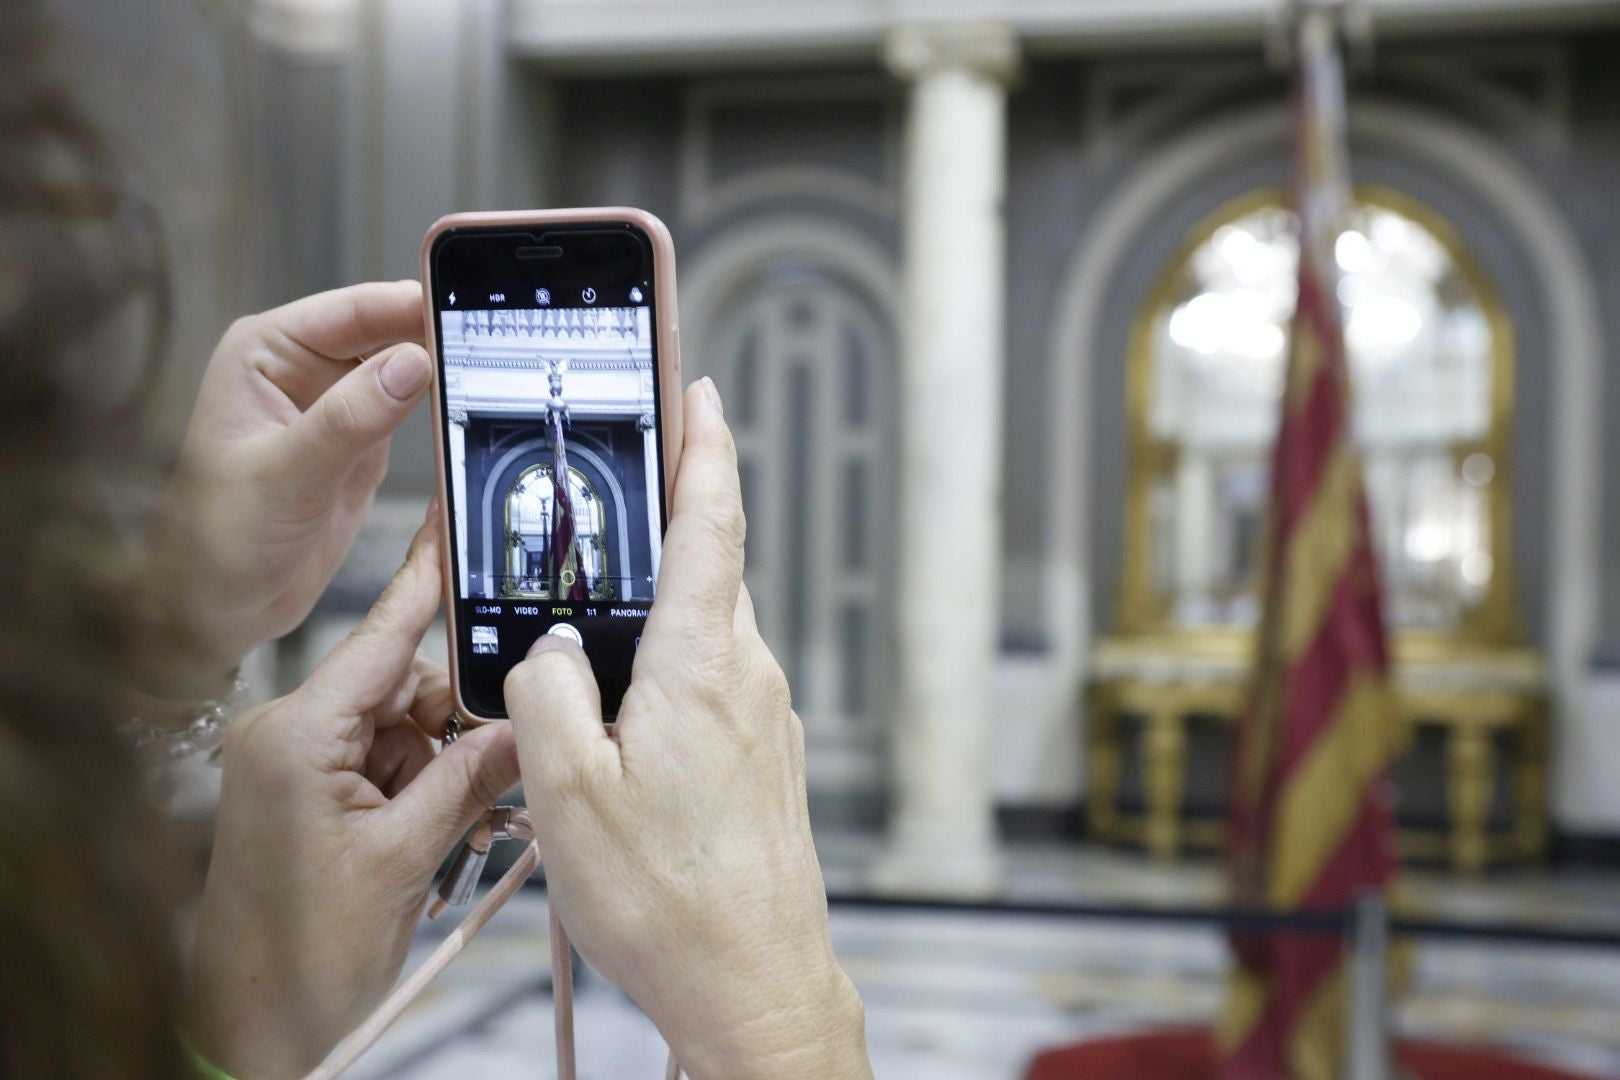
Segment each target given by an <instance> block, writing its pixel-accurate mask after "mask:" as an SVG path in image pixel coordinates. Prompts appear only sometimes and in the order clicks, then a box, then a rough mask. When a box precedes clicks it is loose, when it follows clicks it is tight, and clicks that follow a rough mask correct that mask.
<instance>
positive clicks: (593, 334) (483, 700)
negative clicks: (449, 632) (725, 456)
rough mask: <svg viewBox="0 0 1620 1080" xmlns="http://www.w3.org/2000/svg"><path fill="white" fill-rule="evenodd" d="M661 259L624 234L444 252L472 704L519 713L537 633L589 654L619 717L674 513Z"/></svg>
mask: <svg viewBox="0 0 1620 1080" xmlns="http://www.w3.org/2000/svg"><path fill="white" fill-rule="evenodd" d="M653 262H654V260H653V255H652V245H651V243H650V242H649V240H648V238H647V236H646V234H645V233H643V232H642V231H641V230H640V229H639V228H638V227H636V226H635V225H632V224H629V223H625V222H597V223H580V224H569V225H560V226H559V225H546V226H544V227H535V229H534V230H533V231H514V230H513V227H511V226H494V227H486V228H462V229H455V230H451V231H449V232H446V233H444V234H443V235H441V236H440V237H439V238H438V239H437V240H436V242H435V243H434V246H433V249H432V251H431V253H430V263H429V265H430V277H431V288H432V294H433V304H434V317H435V319H436V320H437V325H438V344H439V354H440V355H439V361H440V362H439V365H438V378H439V380H440V381H439V401H440V405H441V408H440V415H439V416H438V417H437V422H438V423H439V424H440V425H441V426H442V427H441V434H442V436H443V438H442V442H441V445H442V446H443V461H442V462H441V467H442V468H443V469H444V470H445V472H446V476H447V479H448V484H447V488H448V490H449V492H450V506H449V513H450V522H451V536H452V538H453V539H452V549H451V553H450V563H451V568H452V574H453V575H454V590H453V591H454V596H455V604H456V618H455V633H456V636H457V642H456V644H457V649H456V656H457V662H458V664H459V666H460V671H459V673H458V674H459V681H460V685H461V696H462V700H463V703H464V704H465V705H466V707H467V708H468V709H469V710H471V711H472V712H474V713H475V714H476V715H478V716H481V717H485V718H502V717H505V716H506V699H505V693H504V690H503V684H504V682H505V680H506V675H507V673H508V672H509V671H510V670H511V669H512V667H513V666H515V665H516V664H517V663H519V662H520V661H521V660H522V659H523V658H524V656H525V655H526V654H527V652H528V650H529V647H530V646H531V645H532V644H533V643H534V641H535V639H536V638H538V637H539V636H540V635H541V634H546V633H552V634H561V635H565V636H568V637H571V638H573V639H574V640H575V641H577V642H578V643H579V644H580V645H581V647H582V648H583V649H584V650H585V654H586V655H587V656H588V657H589V658H590V662H591V666H592V668H593V669H594V671H595V673H596V678H597V683H598V685H599V686H600V687H601V690H602V706H603V713H604V718H605V719H609V720H611V719H612V718H613V717H614V716H615V715H616V714H617V712H618V707H619V701H620V699H621V698H622V697H623V696H624V691H625V689H626V687H627V686H628V685H629V682H630V668H631V663H632V661H633V660H634V656H635V650H636V647H637V645H639V644H640V641H641V631H642V627H643V625H644V624H645V622H646V617H647V612H648V609H649V607H650V605H651V603H652V599H653V594H654V592H655V590H656V587H657V583H658V562H659V555H660V550H661V547H662V543H663V535H664V523H665V508H664V500H663V492H664V461H663V444H662V440H661V432H662V429H663V423H662V417H661V416H660V415H659V389H660V388H659V370H658V356H657V349H658V346H657V340H658V335H657V332H656V329H657V320H658V318H659V314H660V313H659V312H658V310H657V306H656V305H655V303H654V296H655V289H654V281H653V272H654V265H653Z"/></svg>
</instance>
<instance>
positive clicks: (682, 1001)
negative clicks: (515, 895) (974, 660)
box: [506, 379, 871, 1080]
mask: <svg viewBox="0 0 1620 1080" xmlns="http://www.w3.org/2000/svg"><path fill="white" fill-rule="evenodd" d="M685 418H686V425H685V446H684V448H683V449H682V452H681V460H680V465H679V471H678V473H677V475H676V482H675V491H674V498H673V505H672V512H671V515H670V519H669V530H668V533H667V535H666V537H665V542H664V553H663V559H662V567H661V570H660V572H659V583H658V596H657V600H656V601H655V602H654V604H653V607H652V613H651V614H650V615H649V616H648V619H647V626H646V630H645V632H644V633H643V635H642V639H641V646H640V648H639V649H638V650H637V653H636V659H635V667H634V670H633V674H632V678H631V682H630V688H629V690H628V691H627V692H626V694H625V696H624V701H623V704H622V705H621V707H620V710H619V716H618V722H617V724H616V725H615V728H614V730H613V731H611V732H610V731H609V730H608V729H607V728H605V727H604V726H603V724H602V706H601V698H600V694H599V692H598V690H597V687H596V683H595V681H594V679H593V677H592V674H591V669H590V665H589V663H588V661H587V660H586V658H585V655H584V653H583V652H581V651H580V649H579V647H578V646H577V645H574V644H572V643H571V642H567V641H565V640H564V639H562V638H560V637H556V636H554V635H546V636H543V637H541V638H540V640H539V641H538V642H537V643H536V644H535V647H534V648H533V649H532V650H531V651H530V654H529V657H528V659H526V660H525V661H524V662H523V663H521V664H519V665H518V666H517V667H516V668H514V669H513V670H512V672H511V674H510V675H509V676H508V677H507V680H506V701H507V707H508V710H509V711H510V713H511V716H512V724H513V727H514V729H515V731H516V735H517V740H518V751H519V755H520V758H521V760H522V764H523V779H524V792H525V794H526V795H527V797H528V802H529V807H530V810H531V816H532V818H533V821H534V826H535V832H536V834H537V836H538V839H539V841H540V852H541V857H542V858H543V859H544V861H545V868H546V882H547V887H548V890H549V892H550V896H551V900H552V903H554V904H556V905H557V908H558V911H559V913H560V915H561V918H562V922H563V925H564V926H565V927H566V928H567V929H568V932H569V934H570V936H571V937H572V938H573V941H574V943H575V945H577V946H578V948H579V951H580V953H581V955H583V956H584V957H585V959H586V960H587V961H589V962H590V964H591V965H592V966H593V967H595V968H596V969H597V970H599V971H600V972H602V974H603V975H605V976H607V978H609V979H611V980H612V981H613V982H615V983H616V984H618V985H619V986H620V987H621V988H622V989H623V990H624V991H625V992H626V993H628V994H629V995H630V996H631V997H632V998H633V999H635V1001H636V1003H637V1004H638V1005H640V1006H641V1008H642V1009H643V1011H645V1012H646V1013H647V1015H648V1016H649V1017H651V1018H652V1020H653V1022H654V1023H656V1024H657V1025H658V1028H659V1030H660V1031H661V1032H662V1033H663V1035H664V1038H665V1039H666V1040H668V1042H669V1045H670V1047H671V1049H672V1050H673V1051H674V1052H675V1054H676V1056H677V1057H678V1058H679V1059H680V1061H681V1063H682V1065H684V1066H685V1067H686V1069H687V1071H688V1072H689V1073H690V1074H691V1075H692V1076H694V1077H701V1078H703V1080H720V1078H728V1077H780V1076H817V1077H865V1076H870V1075H871V1066H870V1065H869V1064H868V1062H867V1058H866V1048H865V1032H864V1026H865V1019H864V1013H863V1010H862V1006H861V1002H860V998H859V997H858V996H857V994H856V993H855V989H854V986H853V985H852V984H851V983H850V981H849V979H848V977H847V976H846V975H845V974H844V971H843V969H842V968H840V967H839V965H838V961H837V958H836V957H835V956H834V955H833V950H832V944H831V941H830V940H829V938H828V933H827V896H826V887H825V886H824V884H823V883H822V879H821V869H820V865H819V864H818V862H817V860H816V852H815V847H814V845H813V844H812V842H811V838H810V817H809V811H808V807H807V804H806V799H805V784H804V729H803V727H802V726H801V724H800V722H799V718H798V716H797V715H795V714H794V712H793V710H792V707H791V704H790V701H789V693H788V685H787V681H786V679H785V678H784V677H783V675H782V670H781V668H780V667H778V666H777V664H776V661H775V659H774V658H773V657H772V656H771V654H770V651H769V650H768V649H767V648H766V646H765V644H764V642H763V641H762V640H761V639H760V636H759V632H758V630H757V629H756V627H755V625H754V614H753V607H752V605H751V604H750V603H749V600H748V596H747V593H746V592H745V591H744V590H742V587H741V586H742V570H743V533H744V528H745V525H744V521H743V511H742V498H741V493H740V491H739V487H738V479H737V457H736V449H735V447H734V446H733V444H732V440H731V433H730V432H729V431H728V430H727V428H726V424H725V420H724V418H723V417H722V415H721V407H720V399H719V396H718V395H717V394H716V393H715V390H714V386H713V384H712V383H710V382H709V381H708V380H706V379H705V380H702V381H700V382H699V383H697V384H696V385H695V386H693V387H692V388H691V389H689V390H688V391H687V394H686V400H685Z"/></svg>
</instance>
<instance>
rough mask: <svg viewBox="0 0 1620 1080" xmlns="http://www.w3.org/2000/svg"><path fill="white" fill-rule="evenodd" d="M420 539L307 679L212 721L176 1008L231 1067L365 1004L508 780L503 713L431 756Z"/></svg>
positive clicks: (266, 1079) (436, 698)
mask: <svg viewBox="0 0 1620 1080" xmlns="http://www.w3.org/2000/svg"><path fill="white" fill-rule="evenodd" d="M430 519H431V514H430ZM437 535H438V532H437V529H436V528H435V527H434V526H433V525H432V524H428V525H424V526H423V527H422V530H421V531H420V532H418V533H417V535H416V539H415V540H414V541H413V543H412V545H411V550H410V553H409V555H407V556H406V559H405V565H404V566H403V567H401V568H400V571H399V573H398V575H397V576H396V577H395V578H394V580H393V583H392V584H390V585H389V587H388V589H387V591H386V592H384V593H383V595H382V598H381V599H379V600H378V601H377V605H376V606H375V607H374V608H372V610H371V613H370V615H368V616H367V617H366V619H365V621H364V622H362V623H361V624H360V626H359V627H358V628H357V629H356V630H355V631H354V632H353V633H351V634H350V635H349V637H348V638H347V639H345V640H344V641H343V642H342V643H341V644H340V645H338V647H337V648H336V649H334V650H333V651H332V653H331V654H330V655H329V656H327V658H326V659H325V661H323V662H322V663H321V665H320V666H319V667H318V668H317V669H316V670H315V673H314V674H313V675H311V676H310V678H309V681H308V682H306V683H305V684H304V685H303V686H301V687H299V689H298V690H296V691H294V692H293V693H292V694H291V695H289V696H287V697H285V698H282V699H281V700H279V701H275V702H272V703H270V704H268V705H266V706H264V707H262V708H260V709H257V710H255V711H253V712H251V713H248V714H246V715H244V716H242V717H239V718H238V719H237V720H236V721H235V722H234V723H233V724H232V725H231V726H230V728H229V729H228V733H227V735H226V740H225V751H224V769H225V775H224V787H223V790H222V792H221V795H220V808H219V818H218V824H217V826H216V830H215V835H214V854H213V860H212V863H211V864H210V866H209V869H208V883H207V886H206V887H205V889H204V892H203V899H202V905H201V910H200V911H199V914H198V928H197V948H196V955H195V959H194V968H193V980H192V986H191V989H190V994H189V997H190V1005H189V1007H188V1012H189V1016H190V1025H191V1026H190V1029H189V1030H190V1034H191V1036H192V1038H193V1039H194V1041H195V1042H196V1044H197V1046H198V1049H199V1050H200V1051H201V1052H202V1053H203V1055H204V1056H205V1057H207V1058H208V1059H209V1060H210V1061H212V1062H214V1063H215V1064H217V1065H219V1066H220V1067H221V1068H223V1069H225V1070H226V1071H227V1072H229V1073H231V1074H232V1075H235V1076H244V1077H252V1078H253V1080H272V1078H276V1077H284V1076H302V1075H304V1074H305V1073H307V1072H308V1071H309V1070H310V1069H311V1068H313V1067H314V1066H315V1065H317V1064H319V1062H320V1061H321V1059H322V1058H324V1057H325V1056H326V1054H327V1052H328V1051H330V1050H331V1048H332V1047H333V1046H334V1045H335V1044H336V1043H337V1042H338V1040H339V1039H341V1038H342V1037H343V1036H344V1035H345V1034H347V1033H348V1032H349V1031H350V1030H351V1029H352V1028H353V1027H354V1026H355V1025H356V1024H358V1023H359V1022H360V1020H362V1019H363V1018H364V1017H365V1016H366V1014H367V1013H369V1012H370V1011H371V1009H372V1008H373V1007H374V1006H375V1005H376V1004H377V1002H378V1001H380V1000H381V999H382V997H383V995H384V994H385V993H387V991H388V989H389V988H390V987H391V986H392V985H393V983H394V980H395V979H396V978H397V977H398V975H399V970H400V967H401V965H402V964H403V963H404V961H405V953H406V949H407V947H408V946H409V944H410V941H411V935H412V933H413V931H414V930H415V928H416V925H417V922H418V919H419V918H420V916H421V912H422V906H423V902H424V900H425V899H426V897H427V894H428V889H429V886H430V885H431V884H432V881H433V876H434V873H435V871H436V870H437V869H438V867H439V865H440V864H441V863H442V862H443V861H444V858H445V857H446V855H448V854H449V852H450V850H451V848H452V847H453V846H454V845H455V844H456V843H457V842H458V841H459V840H460V839H461V838H462V836H463V834H464V833H465V832H466V831H467V829H469V828H470V827H471V826H472V824H473V822H474V820H475V819H477V817H478V816H479V814H480V813H481V812H482V811H483V810H484V809H485V808H487V807H489V806H490V805H492V804H493V803H494V802H495V800H496V799H498V798H499V797H500V795H501V793H502V792H503V791H505V790H506V789H507V788H509V787H511V786H512V785H513V784H515V783H516V782H517V779H518V766H517V753H516V747H515V745H514V743H513V740H512V731H511V728H510V727H508V726H507V725H505V724H490V725H485V726H483V727H479V728H476V729H474V730H472V731H469V732H467V733H466V734H464V735H463V736H462V737H461V738H460V739H458V740H456V742H455V743H453V744H451V745H450V746H447V747H445V749H444V750H443V752H442V753H440V754H438V755H437V756H435V755H434V752H433V744H432V741H431V739H432V738H435V737H439V736H442V735H443V724H444V719H445V717H446V716H448V715H449V714H450V712H451V697H450V687H449V682H448V679H447V677H446V674H445V671H444V669H443V668H441V667H439V666H437V665H435V664H431V663H429V662H428V661H425V660H423V659H422V658H420V657H418V656H417V655H416V648H417V646H418V644H419V643H420V642H421V639H422V635H423V633H424V632H425V631H426V629H427V627H428V624H429V623H430V622H431V621H432V619H433V616H434V613H435V612H436V610H437V608H438V603H439V595H440V571H439V565H440V564H439V548H438V543H437V540H436V537H437Z"/></svg>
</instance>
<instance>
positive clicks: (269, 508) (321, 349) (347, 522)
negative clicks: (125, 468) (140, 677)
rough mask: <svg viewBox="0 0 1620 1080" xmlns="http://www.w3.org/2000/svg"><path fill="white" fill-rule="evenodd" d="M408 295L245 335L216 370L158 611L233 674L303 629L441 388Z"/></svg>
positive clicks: (183, 462) (357, 298)
mask: <svg viewBox="0 0 1620 1080" xmlns="http://www.w3.org/2000/svg"><path fill="white" fill-rule="evenodd" d="M423 329H424V324H423V318H422V288H421V286H420V285H418V284H417V283H416V282H413V281H393V282H386V283H384V282H373V283H369V284H364V285H353V286H350V287H348V288H345V289H333V290H332V291H330V292H324V293H318V294H316V295H314V296H307V297H305V298H304V299H302V300H296V301H294V302H292V303H290V304H286V305H284V306H282V307H279V308H274V309H272V310H270V311H266V312H263V313H261V314H258V315H249V316H247V317H245V318H241V319H238V320H236V322H234V323H232V324H231V326H230V328H229V329H228V330H226V331H225V336H224V337H223V338H221V339H220V342H219V346H218V347H217V348H216V349H215V350H214V355H213V357H212V358H211V359H210V360H209V362H208V370H207V372H206V373H205V374H204V376H203V383H202V389H201V390H200V391H199V393H198V396H197V405H196V409H195V410H194V412H193V414H192V418H191V425H190V427H189V429H188V430H187V432H186V439H185V443H184V445H183V447H182V448H181V454H180V463H179V469H178V470H177V473H176V478H175V481H174V483H173V484H172V485H171V489H170V493H169V498H168V500H167V502H166V506H165V511H164V513H163V515H162V517H161V518H160V527H159V529H158V531H157V535H156V537H155V544H154V548H155V550H156V551H157V554H158V557H159V558H160V559H162V560H164V565H162V566H160V567H159V575H158V578H159V580H160V582H161V583H162V585H161V587H162V588H163V589H164V590H165V596H164V602H165V604H166V605H168V606H171V607H177V608H178V609H179V611H180V612H181V615H182V617H183V619H184V625H185V626H186V627H187V628H188V629H192V630H198V631H200V632H201V633H202V634H203V635H204V636H205V641H206V642H207V644H208V646H209V647H210V648H213V649H215V650H217V652H218V653H219V659H220V661H221V662H222V664H223V665H224V666H225V667H229V666H230V665H232V664H235V663H236V662H237V661H239V660H240V659H241V658H242V657H243V656H244V655H246V654H247V652H248V650H250V649H252V648H253V647H254V646H256V645H259V644H262V643H263V642H265V641H269V640H270V639H272V638H275V637H280V636H281V635H282V634H285V633H286V632H288V631H289V630H291V629H293V628H294V627H295V626H297V625H298V624H299V623H300V622H302V621H303V619H304V617H305V616H306V615H308V614H309V611H310V608H311V607H312V606H313V605H314V603H315V601H316V599H317V598H318V597H319V596H320V595H321V592H322V591H323V590H324V589H325V588H326V586H327V584H328V583H329V582H330V581H331V580H332V575H333V574H335V573H336V572H337V569H338V567H339V565H341V564H342V562H343V558H344V556H345V555H346V554H347V553H348V550H349V545H350V544H351V543H353V541H354V537H355V534H356V533H357V532H358V531H359V528H360V523H361V521H362V520H363V519H364V518H365V514H366V509H367V508H368V507H369V506H370V505H371V499H372V496H373V494H374V493H375V492H376V490H377V485H378V484H379V483H380V482H381V481H382V478H383V474H384V473H385V472H386V471H387V469H388V443H389V437H390V436H391V435H392V434H393V432H394V431H395V430H396V429H397V428H398V427H399V425H400V424H401V423H403V422H404V420H405V418H406V417H407V416H409V415H410V414H411V411H412V410H413V409H414V408H415V407H416V405H417V403H418V402H419V401H421V399H422V395H423V393H424V392H425V391H426V390H427V386H428V381H429V379H430V378H431V377H432V373H433V369H432V364H431V363H430V362H429V360H428V355H427V351H426V350H425V349H423V348H422V344H421V342H422V335H423Z"/></svg>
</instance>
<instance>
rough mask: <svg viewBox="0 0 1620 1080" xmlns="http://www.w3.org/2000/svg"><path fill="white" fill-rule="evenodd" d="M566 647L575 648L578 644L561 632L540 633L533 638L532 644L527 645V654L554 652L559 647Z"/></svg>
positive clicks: (537, 654)
mask: <svg viewBox="0 0 1620 1080" xmlns="http://www.w3.org/2000/svg"><path fill="white" fill-rule="evenodd" d="M568 648H575V649H577V648H579V646H578V645H575V644H574V643H573V642H572V641H569V640H568V639H567V638H565V637H563V636H562V635H561V634H541V635H540V636H539V637H537V638H535V639H534V644H533V645H530V646H529V655H530V656H539V655H540V654H541V653H543V652H556V651H557V650H559V649H568Z"/></svg>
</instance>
